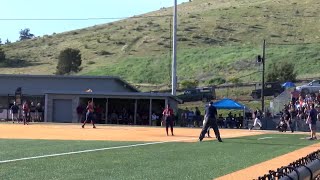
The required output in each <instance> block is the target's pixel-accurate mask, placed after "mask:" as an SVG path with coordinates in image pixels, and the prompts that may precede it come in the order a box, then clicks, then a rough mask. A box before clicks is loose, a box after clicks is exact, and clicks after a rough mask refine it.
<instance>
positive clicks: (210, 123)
mask: <svg viewBox="0 0 320 180" xmlns="http://www.w3.org/2000/svg"><path fill="white" fill-rule="evenodd" d="M217 114H218V113H217V109H216V108H215V107H214V106H213V102H210V103H209V106H208V107H207V108H206V112H205V124H204V125H203V127H202V130H201V134H200V137H199V141H202V140H203V138H204V136H205V134H206V133H207V131H208V128H209V127H210V128H212V129H213V130H214V133H215V135H216V138H217V139H218V141H219V142H222V139H221V137H220V132H219V129H218V124H217Z"/></svg>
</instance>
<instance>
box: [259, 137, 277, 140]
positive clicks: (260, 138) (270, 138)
mask: <svg viewBox="0 0 320 180" xmlns="http://www.w3.org/2000/svg"><path fill="white" fill-rule="evenodd" d="M272 138H274V137H262V138H258V140H263V139H272Z"/></svg>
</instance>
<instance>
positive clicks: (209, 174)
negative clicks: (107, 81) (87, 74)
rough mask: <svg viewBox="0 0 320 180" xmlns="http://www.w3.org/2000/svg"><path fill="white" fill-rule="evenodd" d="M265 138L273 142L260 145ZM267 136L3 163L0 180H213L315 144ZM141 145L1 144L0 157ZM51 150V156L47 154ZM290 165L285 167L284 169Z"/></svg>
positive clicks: (288, 137) (28, 142)
mask: <svg viewBox="0 0 320 180" xmlns="http://www.w3.org/2000/svg"><path fill="white" fill-rule="evenodd" d="M261 137H273V139H264V140H258V138H261ZM301 137H304V136H302V135H291V134H268V135H259V136H250V137H241V138H232V139H224V142H223V143H219V142H217V141H205V142H202V143H199V142H195V143H184V142H172V143H163V144H154V145H147V146H139V147H132V148H122V149H113V150H106V151H98V152H91V153H82V154H74V155H66V156H59V157H48V158H41V159H33V160H24V161H17V162H11V163H3V164H0V166H1V171H0V177H1V179H19V180H20V179H113V180H114V179H212V178H215V177H219V176H222V175H225V174H228V173H231V172H234V171H236V170H239V169H243V168H245V167H248V166H251V165H254V164H257V163H260V162H263V161H266V160H269V159H271V158H273V157H277V156H279V155H282V154H286V153H288V152H292V151H293V150H296V149H299V148H302V147H305V146H307V145H310V144H312V143H314V142H315V141H307V140H302V139H300V138H301ZM136 143H138V142H130V143H127V142H105V141H45V140H0V145H1V150H0V158H1V160H4V159H13V158H21V157H28V156H38V155H43V154H52V153H61V152H69V151H75V150H85V149H95V148H103V147H112V146H120V145H124V144H136ZM44 151H47V152H44ZM284 165H286V164H284Z"/></svg>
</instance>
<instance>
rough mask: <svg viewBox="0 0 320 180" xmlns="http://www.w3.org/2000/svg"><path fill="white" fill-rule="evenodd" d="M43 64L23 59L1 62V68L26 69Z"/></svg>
mask: <svg viewBox="0 0 320 180" xmlns="http://www.w3.org/2000/svg"><path fill="white" fill-rule="evenodd" d="M41 64H48V63H40V62H31V61H27V60H23V59H6V60H5V61H4V62H0V67H2V68H24V67H29V66H37V65H41Z"/></svg>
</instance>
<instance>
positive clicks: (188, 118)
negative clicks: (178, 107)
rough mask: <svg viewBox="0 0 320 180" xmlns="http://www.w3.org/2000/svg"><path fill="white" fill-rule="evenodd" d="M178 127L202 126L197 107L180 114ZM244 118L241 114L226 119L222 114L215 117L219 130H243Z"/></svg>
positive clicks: (201, 117) (231, 115)
mask: <svg viewBox="0 0 320 180" xmlns="http://www.w3.org/2000/svg"><path fill="white" fill-rule="evenodd" d="M179 119H180V122H179V123H180V126H181V127H200V126H202V121H203V115H201V112H200V110H199V108H198V107H196V108H195V110H194V111H193V110H192V109H190V110H189V109H188V108H185V109H184V110H183V111H182V112H181V114H180V117H179ZM243 122H244V117H243V115H242V113H239V115H237V114H232V113H231V112H229V114H228V115H227V116H226V117H223V116H222V114H219V116H218V117H217V124H218V126H219V128H243V127H244V123H243Z"/></svg>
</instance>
